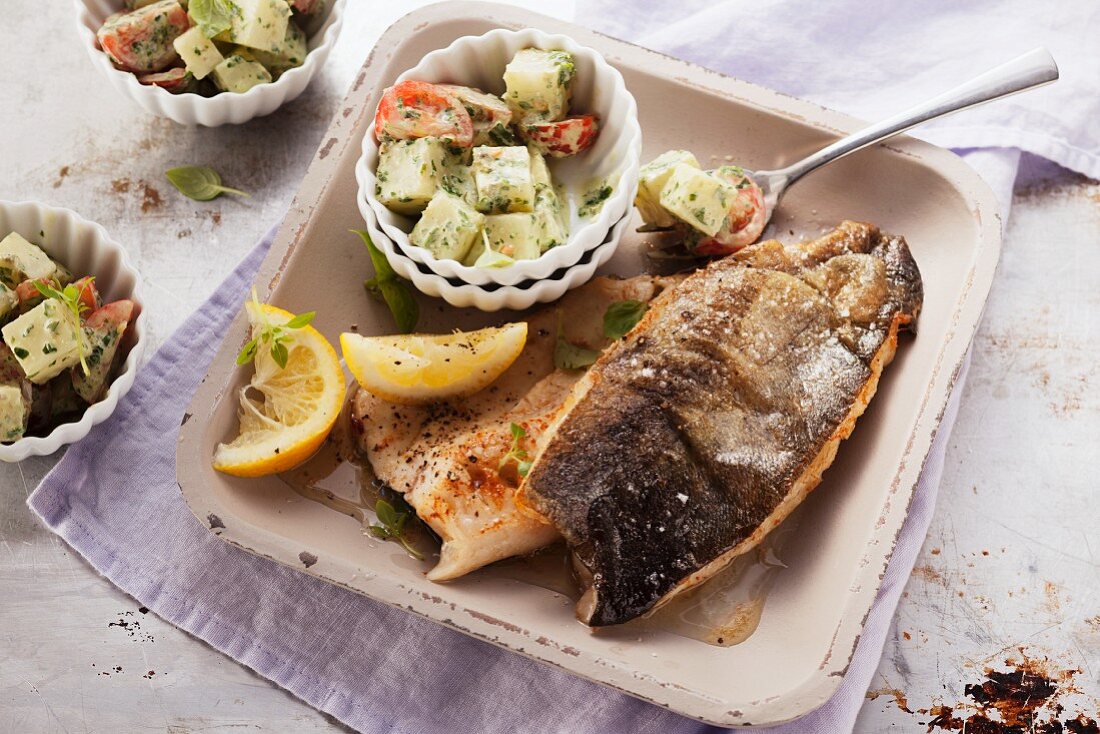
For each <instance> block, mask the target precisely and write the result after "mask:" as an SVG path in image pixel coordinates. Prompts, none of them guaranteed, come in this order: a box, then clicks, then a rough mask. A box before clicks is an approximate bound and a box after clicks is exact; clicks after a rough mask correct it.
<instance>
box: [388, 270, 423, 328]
mask: <svg viewBox="0 0 1100 734" xmlns="http://www.w3.org/2000/svg"><path fill="white" fill-rule="evenodd" d="M378 287H379V289H380V290H381V292H382V300H384V301H385V302H386V305H387V306H389V307H390V313H392V314H393V320H394V322H396V324H397V330H398V331H400V332H401V333H402V334H411V333H412V331H413V329H415V328H416V322H417V321H419V320H420V305H419V304H418V303H417V302H416V299H415V298H413V294H412V291H410V290H409V287H408V286H407V285H405V284H404V283H403V282H401V281H400V280H387V281H386V282H384V283H379V286H378Z"/></svg>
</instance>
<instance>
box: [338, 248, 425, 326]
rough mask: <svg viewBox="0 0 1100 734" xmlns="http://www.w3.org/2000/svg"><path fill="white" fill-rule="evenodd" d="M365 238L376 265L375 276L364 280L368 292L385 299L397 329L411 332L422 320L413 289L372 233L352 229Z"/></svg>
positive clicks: (371, 259)
mask: <svg viewBox="0 0 1100 734" xmlns="http://www.w3.org/2000/svg"><path fill="white" fill-rule="evenodd" d="M351 231H352V232H354V233H355V234H357V235H359V237H360V238H361V239H362V240H363V244H364V245H366V246H367V252H368V253H369V254H370V261H371V265H373V266H374V277H373V278H371V279H370V280H367V281H364V283H363V287H364V288H365V289H366V290H367V293H369V294H371V295H372V296H374V297H376V298H381V299H382V300H383V301H385V303H386V305H387V306H388V307H389V309H390V313H391V314H393V320H394V322H395V323H396V324H397V329H398V331H400V332H401V333H402V334H408V333H411V332H412V330H413V329H415V328H416V323H417V322H418V321H419V320H420V305H419V304H418V303H417V302H416V298H414V297H413V294H412V291H411V290H410V289H409V286H408V285H407V284H406V283H405V281H403V280H401V279H400V278H398V277H397V273H395V272H394V271H393V268H391V267H390V264H389V261H387V260H386V256H385V254H383V252H382V251H381V250H379V249H378V248H377V247H375V245H374V242H372V241H371V238H370V235H369V234H367V232H366V231H364V230H361V229H353V230H351Z"/></svg>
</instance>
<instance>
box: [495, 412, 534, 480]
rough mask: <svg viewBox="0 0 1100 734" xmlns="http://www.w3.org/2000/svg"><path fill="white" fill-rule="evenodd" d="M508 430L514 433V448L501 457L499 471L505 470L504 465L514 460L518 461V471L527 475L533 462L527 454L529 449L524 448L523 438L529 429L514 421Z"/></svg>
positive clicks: (522, 474)
mask: <svg viewBox="0 0 1100 734" xmlns="http://www.w3.org/2000/svg"><path fill="white" fill-rule="evenodd" d="M508 430H509V431H511V433H512V448H511V449H509V450H508V453H506V454H505V455H504V456H502V457H501V459H500V463H499V464H497V472H498V473H500V472H502V471H504V467H506V466H508V463H509V462H511V461H514V462H516V472H517V473H518V474H519V475H520V476H521V477H525V476H527V472H529V471H531V463H532V462H531V461H530V460H529V458H528V456H527V449H525V448H523V445H522V443H523V439H524V438H525V437H526V436H527V431H526V430H524V428H523V426H521V425H520V424H518V423H513V424H512V425H511V426H509V429H508Z"/></svg>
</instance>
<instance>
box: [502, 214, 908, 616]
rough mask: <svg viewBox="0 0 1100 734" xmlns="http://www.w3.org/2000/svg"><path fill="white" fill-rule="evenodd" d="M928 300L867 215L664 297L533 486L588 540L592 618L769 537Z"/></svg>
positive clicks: (666, 592)
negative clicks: (866, 221)
mask: <svg viewBox="0 0 1100 734" xmlns="http://www.w3.org/2000/svg"><path fill="white" fill-rule="evenodd" d="M922 299H923V290H922V286H921V280H920V274H919V272H918V270H917V267H916V264H915V262H914V261H913V258H912V256H911V255H910V253H909V249H908V247H907V246H906V244H905V242H904V240H903V239H901V238H899V237H893V236H890V235H885V234H883V233H881V232H880V231H879V230H878V229H877V228H876V227H874V226H872V225H869V224H860V223H855V222H844V223H842V224H841V225H840V226H839V227H838V228H837V229H836V230H834V231H833V232H832V233H830V234H828V235H825V236H824V237H821V238H819V239H817V240H812V241H808V242H804V243H801V244H799V245H789V246H784V245H782V244H780V243H779V242H775V241H769V242H762V243H758V244H756V245H753V246H751V247H748V248H745V249H744V250H742V251H740V252H739V253H737V254H736V255H733V256H730V257H727V258H725V259H723V260H719V261H716V262H714V263H712V264H711V265H710V266H708V267H707V268H705V269H704V270H701V271H698V272H696V273H695V274H693V275H691V276H689V277H688V278H687V279H686V280H684V281H683V282H682V283H681V284H680V285H678V286H677V287H676V288H675V289H672V290H670V291H668V292H666V293H665V294H663V296H662V298H660V299H658V301H657V302H656V303H655V304H654V306H653V307H652V308H651V309H650V311H649V312H648V313H647V315H646V316H645V318H644V319H643V320H642V321H641V323H639V325H638V326H637V327H635V329H634V330H633V331H632V332H631V333H630V334H629V335H628V336H627V338H626V339H625V341H624V342H623V343H621V345H620V346H619V347H618V348H615V349H613V350H611V351H609V352H608V353H605V355H604V356H603V357H602V358H601V359H600V361H599V362H597V364H596V365H594V366H593V367H592V368H591V369H590V370H589V372H588V374H587V375H586V376H585V378H584V379H582V380H581V381H580V382H578V383H577V385H576V386H575V387H574V392H573V394H572V395H571V397H570V399H569V401H568V402H567V406H566V407H567V410H566V411H563V413H562V414H561V416H560V418H559V420H558V422H557V424H556V425H554V426H551V427H550V429H549V430H550V432H551V433H552V434H553V438H552V439H551V440H550V441H548V442H547V443H546V444H545V446H544V447H543V448H542V450H541V452H540V453H539V455H538V456H537V457H536V460H535V464H534V466H533V467H532V469H531V472H530V474H529V475H528V477H527V479H526V482H525V483H524V486H523V493H522V496H521V499H522V501H523V502H524V503H526V504H528V505H529V506H530V507H532V508H533V509H534V510H535V511H537V512H539V513H541V514H542V515H544V516H546V517H548V518H549V519H550V520H551V522H553V523H554V525H555V526H556V527H557V528H558V530H559V531H560V532H561V533H562V535H563V536H564V537H565V539H566V541H567V542H568V543H569V545H570V547H571V549H572V551H573V553H574V558H575V562H576V565H577V567H578V570H579V572H580V573H579V575H580V576H581V579H582V583H584V584H585V586H586V589H585V593H584V594H583V596H582V598H581V600H580V601H579V602H578V605H577V615H578V617H579V618H580V619H581V621H583V622H585V623H587V624H589V625H592V626H603V625H611V624H620V623H622V622H626V621H629V620H631V619H633V618H635V617H637V616H639V615H641V614H644V613H645V612H647V611H649V610H651V609H653V608H655V607H656V606H659V605H660V604H662V603H664V602H665V601H667V600H668V599H669V598H671V597H672V596H674V595H675V594H677V593H679V592H681V591H684V590H686V589H688V588H690V587H691V586H694V585H695V584H697V583H700V582H702V581H704V580H706V579H707V578H709V577H710V576H711V575H713V574H714V573H715V572H717V571H718V570H720V569H721V568H723V567H724V566H726V565H727V564H728V563H729V562H730V561H731V560H732V559H733V558H735V557H736V556H738V555H740V554H741V553H744V552H746V551H748V550H750V549H751V548H752V547H754V546H755V545H756V544H757V543H759V542H760V540H761V539H763V537H764V536H765V535H766V534H767V533H768V532H769V531H770V530H771V529H773V528H774V527H775V526H776V525H778V524H779V523H780V522H781V521H782V520H783V519H784V518H785V517H786V516H787V515H788V514H789V513H790V512H791V510H793V509H794V507H796V506H797V505H798V503H800V502H801V501H802V500H803V499H804V498H805V497H806V495H807V494H808V493H809V491H810V490H811V489H813V488H814V487H815V486H816V485H817V484H818V482H820V480H821V474H822V472H824V470H825V469H826V468H828V466H829V465H830V464H831V463H832V461H833V458H834V456H835V454H836V449H837V446H838V445H839V443H840V441H842V440H843V439H845V438H847V437H848V435H849V434H850V433H851V431H852V429H853V427H854V426H855V422H856V419H857V418H858V417H859V416H860V415H861V414H862V413H863V411H864V409H865V408H866V406H867V403H868V401H870V399H871V397H872V396H873V395H874V393H875V389H876V387H877V384H878V378H879V376H880V374H881V372H882V368H883V367H884V366H885V365H886V364H887V363H888V362H889V361H890V360H891V359H892V358H893V355H894V351H895V348H896V345H897V333H898V330H899V328H901V327H903V326H909V327H912V326H913V324H914V321H915V319H916V318H917V316H918V314H919V312H920V308H921V302H922Z"/></svg>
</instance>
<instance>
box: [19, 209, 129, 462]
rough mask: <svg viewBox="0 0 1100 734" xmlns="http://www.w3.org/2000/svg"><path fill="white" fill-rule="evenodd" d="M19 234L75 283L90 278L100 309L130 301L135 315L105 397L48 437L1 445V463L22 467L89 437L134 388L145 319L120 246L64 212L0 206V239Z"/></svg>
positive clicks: (94, 226) (96, 227) (103, 232)
mask: <svg viewBox="0 0 1100 734" xmlns="http://www.w3.org/2000/svg"><path fill="white" fill-rule="evenodd" d="M10 232H18V233H19V234H21V235H23V237H25V238H26V239H28V240H30V241H31V242H33V243H35V244H36V245H39V246H40V247H41V248H42V249H43V250H45V251H46V254H48V255H49V256H50V257H52V258H53V259H54V260H57V261H58V262H60V263H61V264H62V265H64V266H65V267H67V268H69V270H71V271H72V273H73V276H74V277H81V276H84V275H94V276H95V284H96V287H97V288H98V289H99V292H100V294H102V296H103V301H104V303H108V302H110V301H117V300H119V299H121V298H129V299H130V300H132V301H134V302H135V303H136V304H137V315H136V316H135V317H134V318H133V320H132V321H131V322H130V324H129V325H128V326H127V327H126V333H125V334H124V335H123V342H122V346H123V348H124V349H128V350H129V351H128V352H127V353H126V358H125V360H124V361H123V363H122V365H121V367H120V368H119V371H118V374H117V375H116V376H115V378H114V380H113V381H112V382H111V386H110V387H109V388H108V389H107V394H106V395H105V396H104V397H103V399H102V400H100V401H99V402H98V403H95V404H94V405H90V406H88V409H87V410H85V411H84V414H83V415H81V416H80V420H78V421H76V422H75V423H62V424H61V425H59V426H57V427H56V428H54V429H53V430H52V431H51V432H50V433H49V435H47V436H30V437H27V438H21V439H19V440H18V441H15V442H13V443H10V444H0V461H22V460H23V459H25V458H27V457H28V456H44V455H46V454H52V453H53V452H54V451H57V450H58V449H59V448H61V447H62V446H65V445H67V444H70V443H73V442H74V441H79V440H80V439H82V438H84V437H85V436H87V435H88V431H90V430H92V426H94V425H96V424H97V423H102V422H103V421H105V420H107V417H108V416H110V415H111V413H113V412H114V410H115V407H116V406H117V405H118V401H119V400H120V399H121V398H122V396H123V395H125V394H126V393H127V392H128V391H129V390H130V388H131V387H132V386H133V384H134V376H135V375H136V373H137V367H138V362H139V361H140V360H141V355H142V351H143V349H144V347H145V317H144V316H143V315H142V313H141V306H142V298H141V277H140V276H139V275H138V272H137V270H136V269H135V268H134V266H133V265H132V264H131V263H130V260H129V259H128V258H127V257H126V251H125V250H124V249H122V245H120V244H118V243H117V242H115V241H114V240H112V239H111V238H110V236H109V235H108V234H107V232H106V230H104V229H103V227H101V226H99V225H98V224H95V223H94V222H89V221H88V220H86V219H84V218H82V217H80V216H79V215H78V214H76V213H75V212H72V211H70V210H68V209H61V208H57V207H48V206H44V205H42V204H36V203H33V202H18V203H17V202H10V201H0V238H3V237H6V236H7V235H8V233H10Z"/></svg>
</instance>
